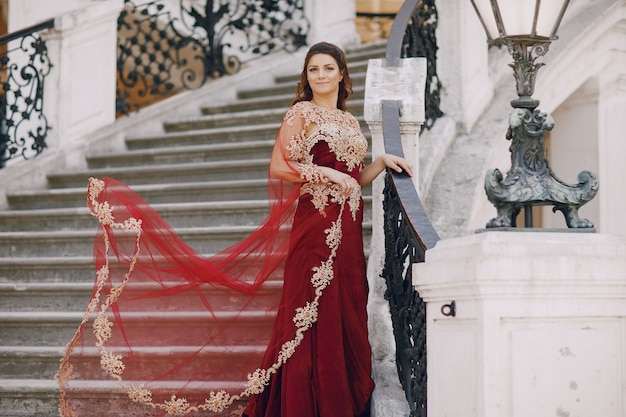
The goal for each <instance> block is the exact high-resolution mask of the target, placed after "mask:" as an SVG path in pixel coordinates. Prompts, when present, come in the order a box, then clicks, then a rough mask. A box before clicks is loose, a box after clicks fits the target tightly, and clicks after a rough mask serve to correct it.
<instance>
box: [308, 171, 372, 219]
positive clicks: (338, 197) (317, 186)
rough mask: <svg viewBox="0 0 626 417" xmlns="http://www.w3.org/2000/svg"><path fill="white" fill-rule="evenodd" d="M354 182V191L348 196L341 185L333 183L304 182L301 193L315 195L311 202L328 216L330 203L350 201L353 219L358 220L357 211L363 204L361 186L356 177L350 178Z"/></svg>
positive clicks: (322, 213)
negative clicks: (344, 193)
mask: <svg viewBox="0 0 626 417" xmlns="http://www.w3.org/2000/svg"><path fill="white" fill-rule="evenodd" d="M350 182H352V193H350V195H349V196H348V197H346V196H344V195H342V193H341V186H340V185H338V184H332V183H310V182H308V183H304V184H302V187H301V188H300V195H302V194H307V193H308V194H311V196H312V197H313V198H312V200H311V202H312V203H313V206H314V207H315V208H316V209H317V210H318V211H319V212H320V214H321V215H322V216H324V217H326V211H325V209H326V207H328V204H329V203H340V204H344V203H345V202H347V203H348V206H349V207H350V212H351V213H352V220H356V213H357V212H358V211H359V207H360V205H361V186H360V184H359V183H358V182H357V180H355V179H354V178H350Z"/></svg>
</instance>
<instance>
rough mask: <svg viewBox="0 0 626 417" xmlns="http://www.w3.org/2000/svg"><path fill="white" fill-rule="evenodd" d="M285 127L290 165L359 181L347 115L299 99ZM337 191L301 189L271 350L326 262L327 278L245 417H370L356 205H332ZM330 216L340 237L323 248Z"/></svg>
mask: <svg viewBox="0 0 626 417" xmlns="http://www.w3.org/2000/svg"><path fill="white" fill-rule="evenodd" d="M290 118H293V119H291V120H290ZM285 123H293V125H295V126H296V131H295V132H293V131H292V130H291V129H288V130H289V131H291V133H293V135H290V134H287V135H286V137H285V138H284V139H287V138H288V139H289V141H290V145H289V146H287V148H288V151H290V152H289V155H288V159H289V160H295V161H298V162H300V163H304V164H309V163H312V164H315V165H318V166H328V167H331V168H334V169H336V170H339V171H341V172H344V173H348V174H349V175H351V176H352V177H353V178H355V180H357V181H358V178H359V170H360V168H361V166H362V163H363V157H364V156H365V151H366V150H367V142H366V141H365V138H364V137H363V135H362V134H361V131H360V128H359V125H358V122H357V121H356V119H354V118H353V117H352V116H351V115H350V114H348V113H346V112H342V111H340V110H335V111H329V110H326V109H323V108H321V107H318V106H315V105H313V104H311V103H309V102H301V103H298V104H296V105H295V106H294V107H292V109H290V111H289V113H288V114H287V116H286V117H285ZM300 124H302V126H301V125H300ZM309 124H314V125H315V127H314V133H312V134H310V135H308V137H307V136H306V135H305V134H301V133H300V132H303V131H306V130H307V128H308V126H309ZM336 194H337V188H336V187H333V186H331V185H328V184H323V183H307V184H305V185H304V186H303V187H302V190H301V196H300V198H299V200H298V208H297V210H296V214H295V218H294V223H293V230H294V233H292V239H291V242H290V249H289V255H288V258H287V262H286V266H285V277H284V290H283V297H282V301H281V307H280V310H279V312H278V316H277V319H276V322H275V324H274V332H273V335H272V343H271V344H270V346H279V345H280V344H281V343H282V342H284V341H285V340H289V339H290V338H291V337H292V335H293V334H294V332H295V331H296V328H295V326H294V323H293V320H292V316H293V312H294V311H296V309H297V308H298V307H299V306H302V305H304V304H305V303H306V302H309V301H310V300H313V299H314V298H315V287H314V286H313V285H311V277H312V275H313V272H315V271H317V269H316V268H319V266H320V265H329V266H331V268H332V273H331V274H329V276H328V277H326V279H328V286H327V287H326V288H324V290H323V296H322V297H320V300H319V307H318V309H317V322H316V323H315V325H314V326H313V327H312V328H311V329H310V330H309V331H308V332H307V333H306V334H305V336H304V340H303V341H302V343H301V345H300V346H299V347H298V349H297V350H296V351H295V353H294V354H293V356H292V357H291V358H290V360H289V361H287V362H286V363H285V364H284V365H283V367H282V369H281V370H279V371H278V373H277V374H276V375H275V376H274V377H273V379H272V380H270V385H269V387H268V388H267V389H266V390H265V391H264V392H263V393H261V394H260V395H258V396H257V397H256V398H254V399H253V400H252V401H251V402H250V404H249V406H248V408H247V409H246V411H245V412H244V415H245V416H250V417H318V416H319V417H349V416H365V415H369V412H368V411H369V410H368V407H369V398H370V395H371V392H372V389H373V381H372V379H371V376H370V375H371V370H372V368H371V349H370V345H369V341H368V331H367V295H368V287H367V280H366V263H365V256H364V252H363V232H362V223H363V201H362V199H361V196H360V194H359V195H356V196H352V198H351V199H349V200H348V201H346V202H344V203H343V204H342V203H339V202H333V199H336V198H337V197H336ZM342 208H343V209H342ZM337 219H340V224H341V226H340V229H341V236H340V237H339V240H338V241H336V242H330V244H329V242H328V241H327V236H328V235H329V233H328V232H327V231H328V230H330V229H331V228H332V227H333V224H334V223H336V222H337ZM335 244H336V245H335ZM333 249H335V250H336V254H334V256H332V252H333ZM329 261H330V262H329ZM331 264H332V265H331ZM276 341H280V342H279V343H277V342H276ZM277 354H278V352H277V349H275V348H270V349H268V351H267V352H266V355H265V358H264V361H263V365H262V367H263V368H265V367H267V366H269V365H271V364H272V363H273V361H274V360H275V359H274V358H275V357H276V356H277Z"/></svg>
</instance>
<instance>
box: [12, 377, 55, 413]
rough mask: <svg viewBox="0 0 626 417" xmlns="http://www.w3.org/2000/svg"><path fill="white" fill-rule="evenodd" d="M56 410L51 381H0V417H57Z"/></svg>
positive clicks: (52, 382) (53, 387) (53, 385)
mask: <svg viewBox="0 0 626 417" xmlns="http://www.w3.org/2000/svg"><path fill="white" fill-rule="evenodd" d="M58 408H59V388H58V386H57V383H56V382H55V381H54V380H52V379H0V417H57V416H58V415H59V411H58Z"/></svg>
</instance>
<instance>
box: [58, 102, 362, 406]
mask: <svg viewBox="0 0 626 417" xmlns="http://www.w3.org/2000/svg"><path fill="white" fill-rule="evenodd" d="M337 126H339V129H337ZM356 129H358V122H356V120H355V119H354V118H353V117H352V116H351V115H349V113H345V112H341V111H335V112H334V113H328V111H327V110H323V109H321V108H317V107H315V106H314V105H312V104H311V103H309V102H304V103H298V104H296V105H295V106H293V107H292V108H291V109H290V110H289V112H288V114H287V115H286V116H285V119H284V121H283V124H282V125H281V128H280V129H279V132H278V135H277V140H276V145H275V147H274V152H273V154H272V165H273V166H274V167H280V168H281V169H282V172H283V174H285V173H287V178H288V179H289V180H290V181H277V180H270V181H269V201H270V212H269V216H268V217H267V219H266V220H265V221H264V222H263V223H262V224H261V225H260V226H259V227H258V228H257V229H256V230H255V231H254V232H253V233H252V234H251V235H250V236H248V237H247V238H246V239H244V240H242V241H241V242H239V243H237V244H235V245H233V246H231V247H229V248H227V249H224V250H223V251H221V252H219V253H217V254H215V255H213V256H210V257H207V256H205V255H203V254H201V253H199V252H198V251H196V250H195V249H194V248H192V247H190V246H189V245H188V244H186V243H185V242H184V241H183V239H181V237H179V236H178V235H177V234H176V232H175V231H174V230H173V229H172V227H171V226H170V225H168V223H167V222H166V221H165V220H164V219H163V218H162V217H161V216H160V215H159V214H158V213H157V212H156V211H155V210H153V209H152V208H151V207H150V205H149V204H148V203H147V202H145V201H144V200H143V199H142V198H141V197H139V196H138V195H137V194H136V193H135V192H133V191H132V190H131V189H130V188H129V187H127V186H125V185H124V184H122V183H120V182H118V181H115V180H113V179H111V178H103V179H94V178H92V179H90V183H89V187H88V193H87V199H88V205H89V208H90V210H91V212H92V214H93V215H94V216H96V217H97V218H98V221H99V224H100V226H99V228H98V231H97V235H96V239H95V245H94V262H95V268H96V280H95V285H94V291H93V294H92V297H91V300H90V301H89V304H88V307H87V310H86V312H85V315H84V318H83V321H82V323H81V324H80V326H79V328H78V330H77V332H76V334H75V336H74V338H73V339H72V340H71V341H70V343H69V344H68V346H67V348H66V355H65V357H64V358H63V359H62V361H61V367H60V370H59V372H58V374H57V379H58V381H59V386H60V407H59V410H60V413H61V415H62V416H64V417H95V416H99V417H104V416H109V415H110V416H165V415H193V416H223V415H240V416H241V415H245V416H249V417H262V416H263V417H318V416H319V417H335V416H336V417H339V416H341V417H346V416H348V417H349V416H366V415H368V401H369V397H370V395H371V392H372V389H373V382H372V380H371V377H370V373H371V351H370V346H369V343H368V339H367V313H366V303H367V291H368V289H367V281H366V278H365V257H364V253H363V242H362V219H363V217H362V216H363V202H362V199H361V198H360V190H359V193H358V195H356V196H355V195H353V196H350V197H349V198H348V197H345V198H344V197H339V196H338V190H337V188H336V187H334V186H333V185H329V184H325V183H324V182H323V181H321V182H316V180H319V178H318V177H316V174H315V172H316V171H315V167H318V166H322V165H323V166H331V167H333V168H335V169H338V170H342V171H344V172H346V173H349V174H350V175H351V176H352V177H353V178H354V179H355V180H357V181H358V175H359V168H360V167H361V166H362V161H363V157H364V154H365V151H363V149H362V148H363V142H364V138H363V137H362V134H361V133H360V130H358V134H357V133H355V132H354V131H355V130H356ZM313 137H316V138H317V139H314V140H312V139H311V138H313ZM346 141H347V143H348V144H349V145H350V146H347V147H345V146H344V145H338V144H341V143H343V142H346ZM354 141H357V142H355V143H357V144H358V145H359V146H357V148H359V147H360V148H359V151H358V152H355V151H354V146H353V144H351V143H352V142H354ZM365 144H366V142H365ZM355 155H356V156H355ZM355 158H356V159H355ZM355 167H356V169H355ZM311 173H312V174H311ZM302 184H304V185H302ZM307 190H308V191H307ZM321 193H325V194H321ZM321 196H324V198H321Z"/></svg>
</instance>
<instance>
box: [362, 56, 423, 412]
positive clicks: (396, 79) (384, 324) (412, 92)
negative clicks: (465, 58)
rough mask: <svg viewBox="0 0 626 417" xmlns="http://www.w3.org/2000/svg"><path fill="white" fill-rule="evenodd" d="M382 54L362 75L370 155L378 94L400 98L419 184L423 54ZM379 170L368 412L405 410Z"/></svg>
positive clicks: (376, 131)
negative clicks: (393, 63) (388, 57)
mask: <svg viewBox="0 0 626 417" xmlns="http://www.w3.org/2000/svg"><path fill="white" fill-rule="evenodd" d="M383 61H384V60H382V59H372V60H370V61H369V64H368V68H367V75H366V81H365V84H366V86H365V109H364V110H365V121H366V122H367V123H368V126H369V129H370V131H371V133H372V158H376V157H377V156H379V155H381V154H383V153H385V146H384V143H383V133H382V113H381V101H382V100H400V101H401V102H402V117H401V119H400V130H401V136H402V147H403V151H404V155H405V158H406V159H407V160H408V161H409V162H410V163H411V164H412V166H413V172H414V173H415V176H414V177H413V183H414V184H415V186H416V189H417V187H418V185H419V178H418V175H417V173H418V172H419V166H418V162H419V154H418V149H419V148H418V139H419V131H420V127H421V125H422V124H423V123H424V88H425V81H426V60H425V58H407V59H402V60H401V66H399V67H384V66H383ZM383 188H384V181H383V177H382V175H381V176H379V177H378V178H377V179H376V180H374V182H373V184H372V239H371V246H370V255H369V261H368V279H369V285H370V297H369V306H368V311H369V321H370V325H369V328H370V342H371V344H372V350H373V355H374V358H373V361H374V362H373V363H374V374H375V375H374V377H375V381H376V388H375V391H374V397H373V401H372V412H373V416H372V417H387V416H402V415H408V412H409V411H408V403H407V401H406V398H405V396H404V392H403V390H402V387H401V385H400V382H399V379H398V372H397V369H396V365H395V352H396V348H395V343H394V336H393V328H392V326H391V316H390V313H389V303H388V302H387V300H385V298H384V296H383V294H384V292H385V289H386V288H385V281H384V280H383V279H382V278H381V277H380V274H381V273H382V270H383V264H384V260H385V235H384V233H383V207H382V200H383V194H382V192H383Z"/></svg>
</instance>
